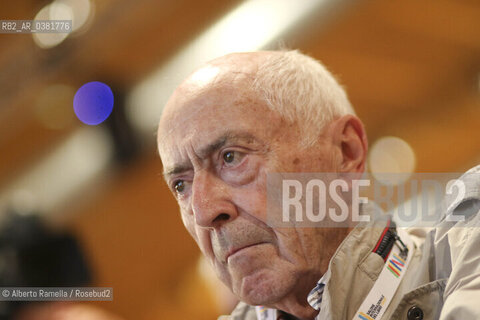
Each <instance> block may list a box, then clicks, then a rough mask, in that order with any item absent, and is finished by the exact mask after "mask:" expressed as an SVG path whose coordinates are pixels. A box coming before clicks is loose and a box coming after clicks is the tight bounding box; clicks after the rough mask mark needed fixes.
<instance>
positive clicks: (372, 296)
mask: <svg viewBox="0 0 480 320" xmlns="http://www.w3.org/2000/svg"><path fill="white" fill-rule="evenodd" d="M397 234H398V236H399V237H400V239H401V240H402V241H403V243H405V245H406V246H407V247H408V254H407V255H406V256H405V254H403V255H402V253H401V250H400V248H399V247H398V245H397V243H395V244H394V245H393V248H392V250H391V251H390V255H389V256H388V258H387V262H386V263H385V266H384V267H383V270H382V272H381V273H380V275H379V276H378V279H377V281H375V284H374V285H373V287H372V289H371V290H370V292H369V293H368V295H367V297H366V298H365V300H364V301H363V303H362V304H361V306H360V308H359V309H358V311H357V313H356V314H355V316H354V317H353V320H378V319H381V318H382V315H383V313H384V312H385V310H386V309H387V308H388V305H389V304H390V302H391V301H392V298H393V296H394V295H395V292H396V291H397V289H398V286H399V285H400V282H401V281H402V278H403V275H404V274H405V271H406V270H407V268H408V264H409V263H410V260H411V259H412V256H413V242H412V240H411V239H410V236H409V235H408V234H407V233H406V232H405V231H403V230H402V229H400V228H397Z"/></svg>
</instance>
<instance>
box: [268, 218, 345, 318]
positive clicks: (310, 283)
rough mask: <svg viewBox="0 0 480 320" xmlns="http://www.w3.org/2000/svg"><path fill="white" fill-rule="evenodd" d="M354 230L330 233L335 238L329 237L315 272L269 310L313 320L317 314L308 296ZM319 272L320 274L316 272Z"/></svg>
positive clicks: (304, 277)
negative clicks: (327, 244)
mask: <svg viewBox="0 0 480 320" xmlns="http://www.w3.org/2000/svg"><path fill="white" fill-rule="evenodd" d="M353 229H354V226H351V227H349V228H345V229H343V232H339V231H340V230H339V229H337V228H334V229H332V230H331V231H333V232H335V233H336V234H335V236H333V235H332V236H330V237H329V238H330V239H331V245H330V246H329V249H327V250H326V251H325V256H324V257H323V258H324V259H322V261H321V263H320V266H319V268H318V269H317V270H316V271H317V272H312V273H311V274H310V275H304V276H303V277H301V280H300V281H299V282H298V283H297V286H296V288H297V289H296V290H295V291H293V292H291V293H290V294H289V295H287V296H285V297H284V298H283V299H281V300H280V301H278V302H277V303H275V304H274V305H272V306H270V307H271V308H274V309H277V310H282V311H284V312H287V313H289V314H291V315H292V316H295V317H296V318H298V319H301V320H313V319H315V317H316V316H317V314H318V311H317V310H315V309H313V308H312V306H310V304H309V303H308V294H309V293H310V292H311V290H312V289H313V288H314V287H315V286H316V284H317V282H318V280H319V279H320V278H321V276H322V274H324V273H325V272H326V271H327V269H328V265H329V263H330V259H331V258H332V257H333V255H334V253H335V251H336V250H337V248H338V247H339V246H340V244H341V242H342V241H343V240H345V238H346V237H347V236H348V234H349V233H350V232H351V231H352V230H353ZM318 271H320V272H318Z"/></svg>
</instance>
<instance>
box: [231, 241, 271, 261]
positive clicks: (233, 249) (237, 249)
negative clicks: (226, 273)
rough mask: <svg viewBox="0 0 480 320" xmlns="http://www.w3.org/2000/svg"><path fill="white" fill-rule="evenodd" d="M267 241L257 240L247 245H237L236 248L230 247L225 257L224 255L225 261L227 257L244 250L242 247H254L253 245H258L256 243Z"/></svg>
mask: <svg viewBox="0 0 480 320" xmlns="http://www.w3.org/2000/svg"><path fill="white" fill-rule="evenodd" d="M265 243H267V242H258V243H252V244H249V245H245V246H242V247H238V248H232V249H230V250H229V251H228V253H227V255H226V257H225V262H228V259H229V258H230V257H231V256H233V255H234V254H236V253H238V252H240V251H242V250H244V249H247V248H251V247H254V246H258V245H261V244H265Z"/></svg>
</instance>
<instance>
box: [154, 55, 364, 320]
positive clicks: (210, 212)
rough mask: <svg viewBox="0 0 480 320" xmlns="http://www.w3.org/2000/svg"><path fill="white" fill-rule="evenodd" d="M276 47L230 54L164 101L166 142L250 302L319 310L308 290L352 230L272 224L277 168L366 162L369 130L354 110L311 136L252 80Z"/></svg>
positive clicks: (199, 218)
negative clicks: (272, 177)
mask: <svg viewBox="0 0 480 320" xmlns="http://www.w3.org/2000/svg"><path fill="white" fill-rule="evenodd" d="M269 54H272V53H269V52H259V53H249V54H233V55H229V56H226V57H223V58H220V59H217V60H214V61H213V62H211V63H209V64H208V65H207V66H205V67H203V68H201V69H199V70H198V71H197V72H195V73H193V74H192V75H191V76H190V77H189V78H187V79H186V80H185V81H184V82H183V83H182V84H181V85H180V86H179V87H178V88H177V89H176V91H175V92H174V93H173V95H172V97H171V98H170V100H169V101H168V103H167V105H166V107H165V109H164V112H163V115H162V118H161V121H160V125H159V130H158V148H159V153H160V157H161V160H162V163H163V166H164V171H165V180H166V182H167V184H168V185H169V187H170V189H171V190H172V192H173V194H174V196H175V198H176V199H177V201H178V204H179V207H180V212H181V216H182V220H183V223H184V224H185V227H186V228H187V230H188V232H189V233H190V234H191V235H192V237H193V238H194V240H195V241H196V242H197V244H198V246H199V247H200V249H201V251H202V253H203V254H204V255H205V257H206V258H207V259H208V261H209V262H210V263H211V264H212V266H213V267H214V269H215V271H216V273H217V275H218V276H219V278H220V279H221V280H222V281H223V282H224V283H225V284H226V285H227V286H228V287H229V288H231V290H232V291H233V293H234V294H235V295H237V296H238V298H239V299H240V300H242V301H245V302H246V303H248V304H252V305H265V306H270V307H275V308H277V309H281V310H284V311H286V312H289V313H291V314H293V315H296V316H297V317H299V318H302V319H311V318H313V317H314V316H315V314H316V311H315V310H314V309H313V308H311V307H310V306H309V305H308V303H307V301H306V298H307V295H308V293H309V291H310V290H311V289H312V288H313V287H314V286H315V283H316V282H317V281H318V279H319V278H320V277H321V276H322V275H323V273H324V272H325V271H326V270H327V267H328V262H329V260H330V258H331V257H332V255H333V253H334V252H335V250H336V248H337V247H338V245H339V244H340V243H341V241H342V240H343V239H344V238H345V236H346V235H347V233H348V231H349V230H348V229H338V228H337V229H327V228H276V227H270V226H268V225H267V222H266V221H267V217H266V179H267V174H268V173H269V172H362V171H363V169H364V162H365V154H366V138H365V133H364V130H363V126H362V124H361V122H360V121H359V120H358V119H357V118H356V117H354V116H352V115H348V116H344V117H339V118H337V119H335V120H334V121H332V122H331V123H329V124H328V125H327V126H326V127H325V128H324V129H323V131H322V134H321V135H319V136H318V143H317V144H315V146H313V147H304V146H301V143H299V142H300V141H301V140H302V137H301V136H300V130H299V128H300V127H299V126H300V124H298V123H288V122H286V121H285V120H283V119H282V118H281V117H280V116H279V115H278V114H277V113H276V112H274V111H272V110H271V109H270V108H268V106H267V104H266V102H265V101H263V100H262V99H261V98H260V97H259V96H258V94H257V93H256V92H253V91H252V90H251V81H252V78H253V77H254V74H255V71H256V68H257V66H258V63H259V62H260V61H262V59H263V58H265V57H266V56H268V55H269Z"/></svg>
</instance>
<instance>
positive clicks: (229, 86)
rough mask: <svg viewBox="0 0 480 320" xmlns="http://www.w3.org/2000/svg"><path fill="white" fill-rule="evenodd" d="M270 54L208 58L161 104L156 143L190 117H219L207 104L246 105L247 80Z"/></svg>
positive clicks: (256, 53)
mask: <svg viewBox="0 0 480 320" xmlns="http://www.w3.org/2000/svg"><path fill="white" fill-rule="evenodd" d="M270 54H272V53H271V52H255V53H235V54H230V55H227V56H224V57H221V58H218V59H215V60H212V61H210V62H209V63H208V64H207V65H205V66H203V67H202V68H200V69H198V70H196V71H195V72H193V73H192V74H191V75H190V76H188V77H187V79H185V81H183V82H182V84H181V85H180V86H178V87H177V89H176V90H175V91H174V92H173V94H172V96H171V97H170V99H169V100H168V102H167V104H166V105H165V108H164V110H163V113H162V117H161V119H160V124H159V128H158V143H159V146H160V145H161V143H162V140H163V139H164V138H166V136H168V135H170V134H171V133H172V131H174V130H175V129H178V127H179V126H184V127H185V128H186V127H187V126H188V125H189V122H190V121H189V120H190V119H198V117H200V118H209V119H214V118H217V117H219V116H220V117H221V115H220V114H219V113H218V112H219V109H218V108H217V109H215V110H212V109H211V108H210V109H209V108H207V107H208V106H210V105H215V104H217V107H218V106H221V105H222V104H226V103H227V102H228V103H231V105H230V106H232V105H234V106H235V108H242V107H244V108H245V107H248V106H250V104H249V103H248V101H245V100H248V99H251V98H252V92H251V91H250V86H251V81H252V80H253V77H254V75H255V73H256V70H257V68H258V65H259V63H261V61H263V59H265V58H266V57H268V56H269V55H270ZM227 96H228V99H226V98H227ZM225 107H226V106H225ZM225 111H226V110H225ZM231 111H232V110H229V111H228V112H231ZM212 113H215V114H212ZM212 116H214V117H212ZM219 120H220V119H219ZM190 125H191V123H190Z"/></svg>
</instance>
